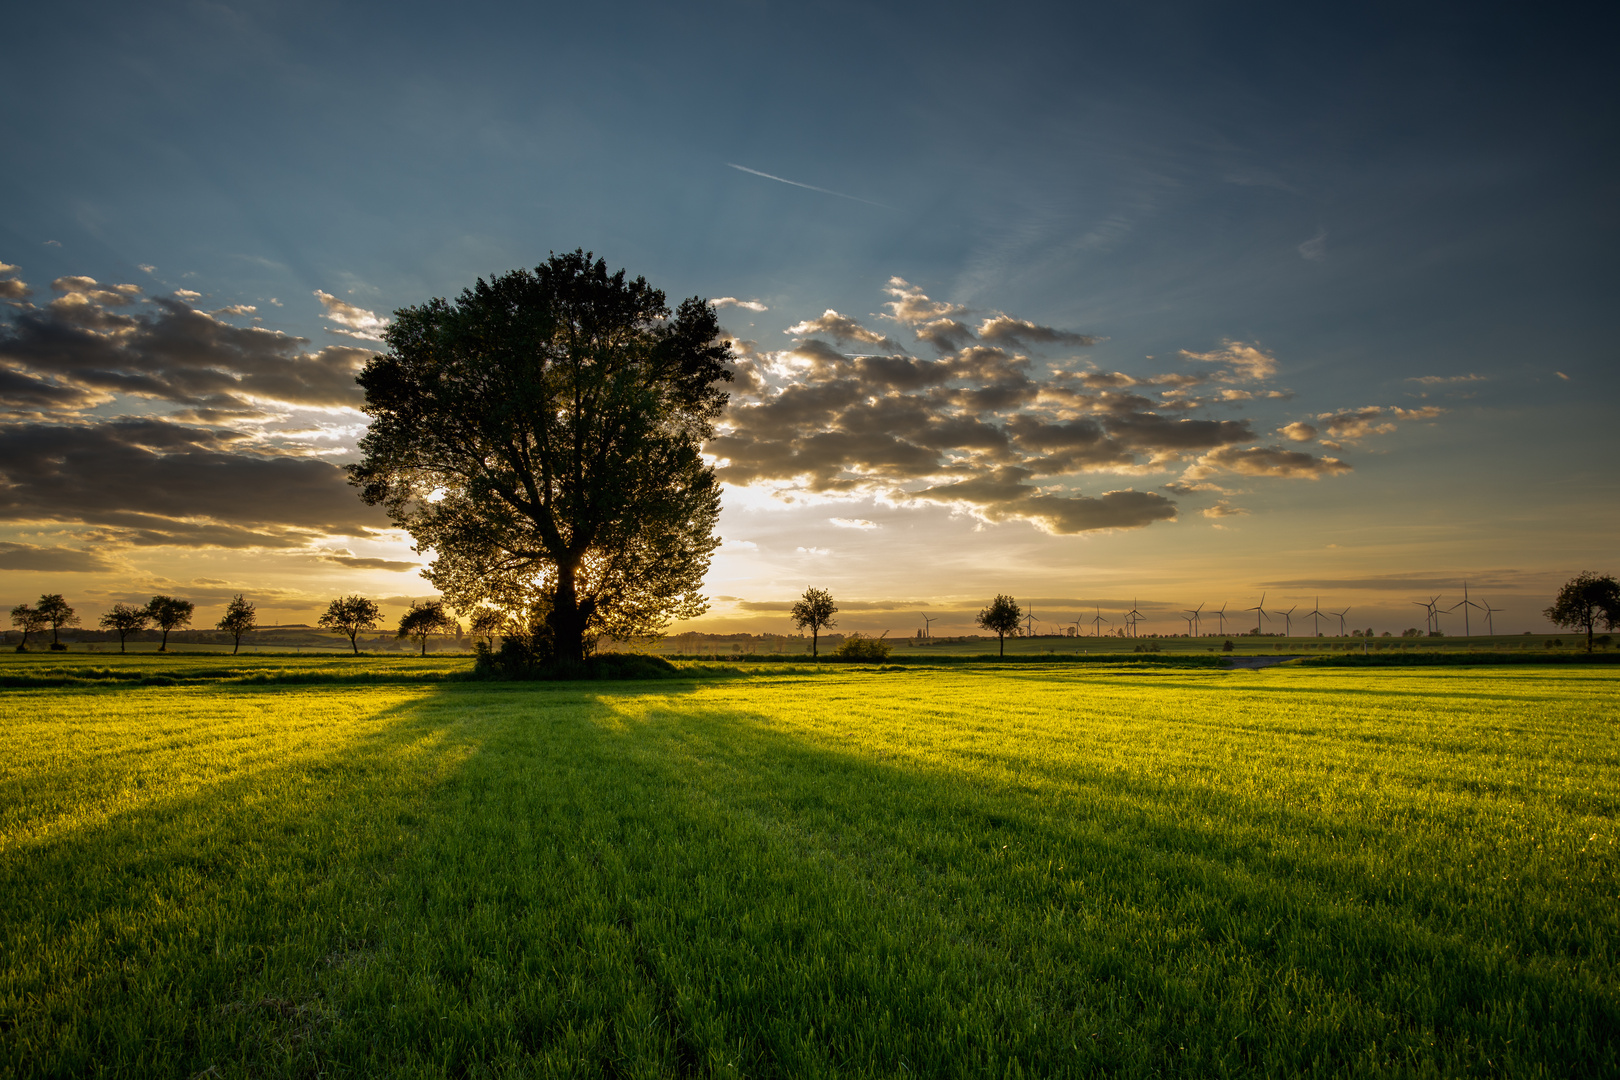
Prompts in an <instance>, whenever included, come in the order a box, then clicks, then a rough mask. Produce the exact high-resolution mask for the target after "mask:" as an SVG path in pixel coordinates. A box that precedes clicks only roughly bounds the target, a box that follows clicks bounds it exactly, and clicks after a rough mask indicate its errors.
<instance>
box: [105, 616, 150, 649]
mask: <svg viewBox="0 0 1620 1080" xmlns="http://www.w3.org/2000/svg"><path fill="white" fill-rule="evenodd" d="M151 619H152V615H151V613H150V612H148V611H147V610H146V609H145V608H143V607H134V606H133V605H130V604H114V605H113V606H112V610H111V611H109V612H107V614H105V615H103V616H102V617H101V628H102V629H103V630H116V631H118V651H119V652H127V651H128V650H127V649H125V648H124V639H125V638H127V637H129V635H131V634H133V633H137V632H138V631H141V630H145V629H146V624H147V623H148V622H150V621H151Z"/></svg>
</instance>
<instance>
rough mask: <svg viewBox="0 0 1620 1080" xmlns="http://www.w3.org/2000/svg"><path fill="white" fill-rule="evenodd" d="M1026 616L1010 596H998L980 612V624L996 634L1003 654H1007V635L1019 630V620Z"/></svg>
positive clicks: (997, 642)
mask: <svg viewBox="0 0 1620 1080" xmlns="http://www.w3.org/2000/svg"><path fill="white" fill-rule="evenodd" d="M1023 617H1024V613H1023V611H1021V610H1020V609H1019V607H1018V604H1017V603H1015V602H1014V601H1013V598H1012V597H1010V596H999V595H998V596H997V597H996V598H995V599H994V600H992V601H990V606H989V607H987V608H985V609H984V610H983V611H981V612H979V619H978V622H979V625H980V626H982V627H984V628H985V629H986V630H989V631H990V632H991V633H993V634H995V635H996V644H997V645H998V646H999V647H1000V649H1001V655H1002V656H1006V655H1007V635H1008V634H1016V633H1017V632H1018V620H1019V619H1022V618H1023Z"/></svg>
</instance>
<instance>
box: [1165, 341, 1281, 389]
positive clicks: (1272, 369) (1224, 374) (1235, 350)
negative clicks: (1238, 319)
mask: <svg viewBox="0 0 1620 1080" xmlns="http://www.w3.org/2000/svg"><path fill="white" fill-rule="evenodd" d="M1179 352H1180V354H1181V356H1182V358H1183V359H1185V360H1198V361H1201V362H1203V363H1206V364H1225V365H1226V370H1224V371H1220V372H1217V373H1216V374H1215V378H1217V379H1227V380H1247V381H1259V380H1262V379H1269V378H1271V377H1272V376H1273V375H1275V374H1276V373H1277V358H1276V357H1274V356H1272V355H1271V354H1270V353H1268V352H1266V351H1265V350H1263V349H1261V348H1259V347H1258V346H1255V345H1245V344H1244V343H1243V342H1241V341H1225V342H1222V344H1221V347H1220V348H1219V349H1216V350H1215V351H1213V352H1204V353H1198V352H1189V351H1188V350H1186V349H1181V350H1179Z"/></svg>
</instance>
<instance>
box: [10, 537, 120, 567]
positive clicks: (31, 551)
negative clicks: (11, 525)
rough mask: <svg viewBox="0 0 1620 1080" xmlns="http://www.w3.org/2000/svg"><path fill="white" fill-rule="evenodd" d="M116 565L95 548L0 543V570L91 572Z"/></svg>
mask: <svg viewBox="0 0 1620 1080" xmlns="http://www.w3.org/2000/svg"><path fill="white" fill-rule="evenodd" d="M116 569H118V567H117V565H116V564H115V563H113V562H111V561H109V560H108V559H107V558H106V557H105V556H104V555H101V554H99V553H97V552H94V551H84V550H82V549H80V548H67V547H36V546H34V545H33V544H12V543H4V542H0V570H20V571H29V570H33V571H45V572H48V573H57V574H92V573H98V572H100V571H103V570H116Z"/></svg>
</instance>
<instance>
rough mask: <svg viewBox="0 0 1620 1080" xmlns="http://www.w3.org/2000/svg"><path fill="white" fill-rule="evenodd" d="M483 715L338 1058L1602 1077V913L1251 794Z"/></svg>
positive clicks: (673, 729)
mask: <svg viewBox="0 0 1620 1080" xmlns="http://www.w3.org/2000/svg"><path fill="white" fill-rule="evenodd" d="M659 689H663V688H659ZM649 691H651V693H650V694H649V693H648V692H649ZM456 696H457V692H456V691H449V692H447V693H446V695H445V699H444V700H445V701H454V700H456ZM479 700H480V701H481V702H483V704H482V705H481V706H480V714H479V719H478V720H476V721H474V722H472V724H473V729H474V730H475V731H476V741H477V744H478V747H479V751H478V753H477V754H476V755H474V756H473V757H471V758H469V759H468V760H467V762H466V765H465V767H464V768H462V769H460V770H458V771H457V772H456V773H455V774H454V775H452V776H450V777H448V778H447V779H446V780H445V782H444V784H443V786H442V787H441V788H440V789H439V790H438V791H437V792H436V793H435V798H434V807H433V812H432V814H431V815H430V817H429V820H428V821H427V823H426V824H425V825H424V828H423V830H422V834H421V846H420V847H419V848H417V849H416V850H415V851H414V852H413V853H412V855H411V857H410V858H409V859H408V860H407V865H406V866H404V867H402V869H401V872H400V875H399V876H398V878H397V882H398V884H399V885H400V889H399V891H397V893H396V896H395V901H394V903H393V904H392V905H391V906H390V911H391V912H392V915H393V921H392V922H391V923H390V924H389V925H388V926H387V927H385V928H384V930H383V932H382V938H383V940H384V941H386V942H388V943H391V944H390V945H389V948H391V949H392V950H393V951H392V952H391V953H390V956H391V959H390V961H389V963H388V964H386V965H374V966H373V967H371V968H368V969H365V970H363V971H361V972H358V973H354V974H347V973H346V974H345V975H344V977H343V979H342V986H341V987H334V988H333V989H332V990H331V991H330V993H331V995H332V996H333V998H334V999H340V1000H345V1001H347V1002H348V1003H349V1006H348V1007H349V1008H350V1009H351V1011H352V1014H353V1016H354V1017H355V1024H356V1025H358V1027H359V1028H363V1029H364V1030H366V1031H369V1032H370V1033H371V1035H370V1038H369V1041H366V1042H365V1043H363V1044H362V1043H361V1042H358V1041H354V1040H353V1039H351V1040H350V1041H348V1042H344V1041H343V1040H342V1039H338V1038H334V1039H333V1040H331V1041H330V1042H329V1043H328V1044H327V1052H328V1053H330V1054H331V1055H333V1056H334V1057H335V1058H338V1059H341V1060H343V1061H346V1062H348V1063H349V1064H350V1065H352V1066H355V1067H365V1068H369V1069H372V1070H381V1069H389V1070H394V1071H398V1070H401V1069H404V1068H405V1067H406V1066H407V1065H408V1064H409V1063H417V1064H420V1063H424V1062H430V1061H432V1062H437V1063H438V1064H437V1065H435V1066H434V1067H435V1068H441V1069H443V1070H445V1071H454V1072H459V1071H475V1070H479V1069H485V1070H489V1071H492V1072H499V1071H501V1069H502V1068H506V1067H510V1068H518V1067H521V1068H523V1069H525V1070H532V1071H534V1072H537V1073H547V1074H553V1073H554V1074H559V1075H561V1074H571V1075H604V1074H605V1075H614V1074H622V1075H669V1074H675V1073H680V1074H686V1073H705V1074H707V1073H718V1074H726V1073H737V1074H746V1075H774V1076H812V1075H832V1074H849V1075H895V1076H899V1075H932V1076H945V1075H963V1076H967V1075H988V1074H991V1073H995V1074H998V1075H1001V1074H1005V1073H1008V1072H1009V1071H1016V1070H1018V1069H1022V1070H1024V1071H1029V1072H1035V1073H1040V1074H1043V1075H1083V1074H1090V1073H1104V1072H1106V1073H1109V1074H1116V1075H1150V1074H1154V1073H1161V1074H1162V1073H1186V1074H1192V1075H1241V1074H1249V1073H1253V1072H1266V1073H1275V1074H1304V1073H1337V1072H1358V1071H1379V1070H1382V1071H1393V1072H1396V1073H1403V1072H1410V1073H1414V1074H1421V1073H1466V1072H1474V1071H1481V1072H1489V1071H1494V1070H1497V1069H1502V1070H1505V1071H1510V1072H1516V1071H1535V1070H1536V1069H1538V1068H1540V1069H1546V1070H1547V1071H1549V1072H1550V1073H1553V1074H1569V1073H1576V1072H1586V1073H1592V1072H1601V1071H1605V1070H1612V1069H1613V1068H1614V1067H1615V1066H1616V1060H1615V1056H1614V1054H1615V1051H1614V1048H1613V1045H1612V1043H1611V1041H1610V1040H1609V1039H1608V1037H1607V1035H1606V1034H1605V1032H1607V1031H1611V1030H1613V1029H1614V1027H1615V1026H1616V1025H1617V1024H1620V1009H1617V1008H1616V1000H1615V994H1614V990H1613V985H1614V984H1613V979H1612V975H1613V970H1612V961H1611V960H1609V959H1607V953H1606V952H1600V953H1598V954H1597V955H1596V956H1594V955H1592V951H1591V950H1592V948H1593V946H1594V943H1595V944H1596V945H1597V946H1598V947H1602V946H1603V943H1604V942H1606V941H1608V938H1607V937H1605V936H1604V935H1605V934H1607V933H1608V932H1609V931H1610V930H1611V929H1612V918H1608V917H1606V916H1600V917H1599V918H1597V919H1595V920H1594V921H1593V922H1594V925H1593V926H1592V927H1589V928H1588V932H1589V933H1590V934H1592V935H1595V937H1593V938H1592V939H1590V940H1588V942H1587V944H1586V946H1584V947H1582V948H1576V949H1574V950H1573V952H1572V951H1571V948H1570V946H1569V941H1568V937H1569V935H1568V933H1567V932H1566V931H1565V929H1564V928H1552V927H1548V928H1545V929H1546V932H1547V935H1548V936H1547V937H1546V938H1545V939H1543V938H1538V937H1537V934H1536V932H1535V928H1534V927H1533V926H1528V925H1527V923H1529V922H1533V920H1518V921H1516V922H1514V923H1513V925H1511V926H1509V927H1506V928H1502V927H1494V928H1493V925H1492V919H1493V918H1494V917H1496V915H1495V914H1488V915H1487V916H1485V917H1474V918H1469V917H1464V916H1462V915H1459V914H1458V913H1453V912H1447V911H1443V910H1441V909H1440V907H1439V906H1438V905H1436V904H1434V903H1432V902H1431V901H1432V899H1433V894H1424V893H1423V892H1422V891H1421V890H1415V891H1414V890H1412V889H1410V888H1408V887H1406V886H1400V887H1396V888H1393V889H1392V888H1391V883H1390V881H1388V880H1384V879H1381V878H1379V877H1378V876H1377V875H1376V874H1375V873H1373V872H1372V871H1370V870H1368V869H1367V868H1366V867H1364V866H1362V865H1359V864H1357V863H1356V862H1355V861H1354V860H1350V859H1345V858H1342V857H1341V855H1340V854H1339V853H1337V852H1328V853H1325V854H1320V855H1318V854H1313V852H1312V850H1311V849H1310V847H1309V845H1305V846H1303V847H1300V848H1297V849H1288V848H1287V847H1286V845H1284V844H1283V843H1281V842H1280V832H1285V831H1287V830H1289V829H1290V828H1293V827H1298V828H1299V829H1301V830H1304V831H1315V832H1318V833H1320V832H1322V831H1323V826H1322V823H1321V822H1319V821H1315V820H1313V818H1312V815H1310V814H1309V813H1308V812H1304V811H1299V812H1296V813H1293V814H1282V815H1280V816H1278V817H1277V819H1276V820H1275V821H1274V822H1272V823H1271V826H1272V828H1271V831H1270V833H1266V832H1265V831H1263V830H1262V831H1256V830H1250V829H1246V828H1245V827H1244V825H1245V822H1246V821H1247V818H1248V817H1249V815H1251V814H1252V812H1253V811H1254V809H1255V807H1254V805H1253V803H1252V802H1248V801H1245V800H1244V799H1241V798H1237V797H1232V796H1222V795H1219V794H1218V793H1210V792H1200V793H1199V795H1198V798H1197V800H1196V804H1195V805H1193V804H1190V803H1189V800H1188V798H1187V793H1186V791H1185V790H1183V789H1181V788H1179V787H1177V786H1176V785H1175V784H1174V783H1158V784H1154V783H1152V782H1150V781H1146V780H1143V779H1142V778H1140V777H1135V778H1132V779H1131V781H1130V782H1129V783H1122V782H1121V781H1120V779H1119V778H1118V777H1117V776H1115V775H1113V774H1109V773H1105V772H1103V771H1100V770H1098V771H1094V772H1090V773H1087V772H1085V771H1084V770H1080V771H1078V772H1076V771H1074V770H1069V771H1068V772H1067V773H1066V775H1065V782H1066V783H1067V784H1068V785H1069V790H1068V792H1067V793H1066V794H1063V795H1062V796H1061V797H1059V796H1057V795H1055V794H1054V791H1053V789H1052V787H1051V786H1050V785H1048V784H1046V783H1044V778H1042V777H1039V776H1034V775H1031V776H1030V777H1028V778H1027V779H1026V780H1024V781H1020V780H1019V779H1017V778H1016V777H1013V778H1008V777H1005V776H986V777H975V776H974V775H973V774H972V773H971V772H968V771H966V770H962V769H952V768H948V767H944V766H941V765H939V764H938V763H935V764H927V763H920V762H918V761H915V760H910V761H906V760H896V759H895V758H894V757H893V755H892V754H889V755H886V756H879V752H878V751H877V750H876V749H873V748H863V747H862V746H860V745H859V744H858V742H852V743H850V744H848V745H843V746H839V745H831V744H832V743H833V739H832V738H831V736H832V734H833V732H831V731H829V732H828V733H827V735H828V736H829V737H828V738H827V739H826V740H824V741H817V740H816V739H812V738H810V737H806V736H801V735H794V734H791V733H788V732H786V731H784V730H783V727H782V725H781V724H780V723H779V722H778V721H776V720H774V719H773V718H772V717H770V716H768V715H765V714H757V713H753V712H749V711H747V710H741V709H736V708H730V707H727V708H718V709H717V708H712V707H706V706H705V704H704V703H703V701H702V700H700V699H695V698H693V697H692V696H690V695H680V694H669V693H659V692H658V691H657V690H653V688H651V687H639V688H625V689H622V690H612V691H597V692H587V693H581V692H580V691H578V690H573V691H535V692H529V693H517V694H507V695H502V696H500V697H499V700H496V698H495V697H493V696H491V695H485V696H484V697H483V698H481V699H479ZM1380 839H1381V838H1380V837H1378V836H1377V835H1369V837H1368V841H1369V842H1372V843H1377V842H1379V841H1380ZM1382 839H1391V838H1387V837H1386V838H1382ZM1446 888H1448V889H1452V890H1453V893H1454V894H1456V895H1458V896H1460V897H1462V899H1463V902H1464V903H1467V902H1468V901H1467V897H1468V895H1469V893H1468V891H1467V889H1466V888H1457V887H1455V883H1448V884H1447V885H1446ZM1453 916H1455V917H1453Z"/></svg>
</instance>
